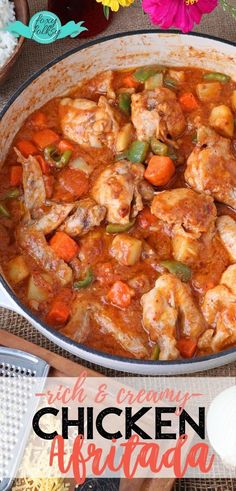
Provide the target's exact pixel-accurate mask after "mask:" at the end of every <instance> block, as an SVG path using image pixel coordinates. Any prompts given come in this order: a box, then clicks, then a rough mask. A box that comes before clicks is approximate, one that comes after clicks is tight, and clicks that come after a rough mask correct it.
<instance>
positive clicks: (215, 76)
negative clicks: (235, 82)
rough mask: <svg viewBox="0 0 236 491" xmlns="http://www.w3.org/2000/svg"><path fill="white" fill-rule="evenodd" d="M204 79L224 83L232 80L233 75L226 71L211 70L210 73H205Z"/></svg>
mask: <svg viewBox="0 0 236 491" xmlns="http://www.w3.org/2000/svg"><path fill="white" fill-rule="evenodd" d="M203 78H204V80H214V81H215V80H216V81H217V82H221V83H222V84H226V83H227V82H229V81H230V80H231V77H229V75H225V74H224V73H220V72H210V73H205V74H204V75H203Z"/></svg>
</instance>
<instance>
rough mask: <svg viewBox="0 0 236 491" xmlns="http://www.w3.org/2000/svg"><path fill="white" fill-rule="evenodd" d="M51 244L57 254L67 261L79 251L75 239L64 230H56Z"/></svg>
mask: <svg viewBox="0 0 236 491" xmlns="http://www.w3.org/2000/svg"><path fill="white" fill-rule="evenodd" d="M49 244H50V246H51V247H52V249H53V250H54V252H55V253H56V254H57V256H58V257H60V258H61V259H64V261H67V262H69V261H71V260H72V259H73V258H74V257H75V256H76V254H78V251H79V246H78V244H77V243H76V242H75V240H73V239H71V237H70V236H69V235H67V234H65V233H64V232H56V233H55V235H54V236H53V237H52V238H51V240H50V242H49Z"/></svg>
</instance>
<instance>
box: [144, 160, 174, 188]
mask: <svg viewBox="0 0 236 491" xmlns="http://www.w3.org/2000/svg"><path fill="white" fill-rule="evenodd" d="M174 173H175V166H174V163H173V160H172V159H170V157H165V156H160V155H154V156H153V157H152V158H151V159H150V160H149V163H148V166H147V168H146V170H145V173H144V177H145V179H147V181H149V182H150V183H151V184H153V185H154V186H165V184H167V183H168V182H169V180H170V179H171V177H172V176H173V175H174Z"/></svg>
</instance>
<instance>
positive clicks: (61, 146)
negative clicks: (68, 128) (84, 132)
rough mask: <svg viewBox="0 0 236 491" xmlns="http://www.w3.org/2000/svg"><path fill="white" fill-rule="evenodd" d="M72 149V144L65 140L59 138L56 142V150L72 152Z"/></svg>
mask: <svg viewBox="0 0 236 491" xmlns="http://www.w3.org/2000/svg"><path fill="white" fill-rule="evenodd" d="M74 149H75V147H74V145H73V144H72V143H70V142H69V141H67V140H60V141H59V143H58V150H59V152H61V153H63V152H66V150H71V151H72V152H73V151H74Z"/></svg>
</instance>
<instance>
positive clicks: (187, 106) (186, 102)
mask: <svg viewBox="0 0 236 491" xmlns="http://www.w3.org/2000/svg"><path fill="white" fill-rule="evenodd" d="M179 102H180V104H181V107H182V109H183V111H185V112H191V111H194V109H197V108H198V102H197V99H196V97H195V96H194V95H193V94H192V92H185V93H184V94H182V95H181V96H180V98H179Z"/></svg>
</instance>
